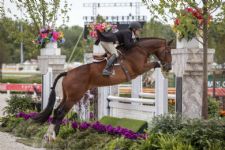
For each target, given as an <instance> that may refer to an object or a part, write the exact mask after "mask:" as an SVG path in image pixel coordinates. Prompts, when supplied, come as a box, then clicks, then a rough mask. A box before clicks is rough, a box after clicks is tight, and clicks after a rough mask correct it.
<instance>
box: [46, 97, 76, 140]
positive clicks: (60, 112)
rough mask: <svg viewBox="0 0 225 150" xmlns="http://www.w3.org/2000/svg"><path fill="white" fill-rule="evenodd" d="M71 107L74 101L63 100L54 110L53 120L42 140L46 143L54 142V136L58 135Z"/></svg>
mask: <svg viewBox="0 0 225 150" xmlns="http://www.w3.org/2000/svg"><path fill="white" fill-rule="evenodd" d="M73 105H74V101H70V100H64V101H62V102H61V103H60V104H59V106H58V107H57V108H56V109H55V110H54V114H53V120H52V122H51V124H50V126H49V128H48V131H47V133H46V134H45V136H44V139H45V140H46V141H52V140H55V138H56V135H57V134H58V133H59V129H60V125H61V123H62V120H63V118H64V117H65V115H66V114H67V113H68V112H69V111H70V109H71V108H72V107H73Z"/></svg>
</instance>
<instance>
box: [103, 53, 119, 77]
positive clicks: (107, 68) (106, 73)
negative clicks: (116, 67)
mask: <svg viewBox="0 0 225 150" xmlns="http://www.w3.org/2000/svg"><path fill="white" fill-rule="evenodd" d="M115 61H116V55H115V54H113V55H112V56H111V57H110V58H109V60H108V62H107V64H106V66H105V69H104V70H103V71H102V75H103V76H110V75H112V72H111V71H110V68H111V67H112V65H113V64H114V62H115Z"/></svg>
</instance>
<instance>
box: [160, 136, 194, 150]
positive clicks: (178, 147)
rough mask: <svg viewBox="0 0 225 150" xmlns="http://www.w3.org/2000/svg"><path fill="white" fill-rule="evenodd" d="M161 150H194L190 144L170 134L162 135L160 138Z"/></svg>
mask: <svg viewBox="0 0 225 150" xmlns="http://www.w3.org/2000/svg"><path fill="white" fill-rule="evenodd" d="M158 138H159V142H158V144H159V149H165V150H166V149H168V150H193V149H194V148H193V147H192V146H191V145H190V143H189V142H186V143H185V142H183V139H182V138H179V137H178V136H174V135H170V134H162V135H160V136H159V137H158Z"/></svg>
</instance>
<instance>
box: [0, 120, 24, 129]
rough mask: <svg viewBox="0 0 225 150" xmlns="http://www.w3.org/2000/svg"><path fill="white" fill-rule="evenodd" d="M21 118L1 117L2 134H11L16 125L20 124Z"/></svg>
mask: <svg viewBox="0 0 225 150" xmlns="http://www.w3.org/2000/svg"><path fill="white" fill-rule="evenodd" d="M23 120H24V119H23V118H15V117H14V116H7V117H3V118H2V120H1V121H0V122H1V126H0V130H1V131H4V132H12V131H13V129H14V128H17V127H18V124H19V123H20V122H22V121H23Z"/></svg>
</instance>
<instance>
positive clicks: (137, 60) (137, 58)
mask: <svg viewBox="0 0 225 150" xmlns="http://www.w3.org/2000/svg"><path fill="white" fill-rule="evenodd" d="M171 43H172V41H170V42H166V40H165V39H161V38H142V39H140V41H138V42H137V43H136V44H135V46H134V47H132V48H131V49H130V50H128V51H124V52H123V53H125V54H124V56H123V57H124V58H123V60H122V61H123V66H124V67H125V68H126V72H128V73H127V74H128V75H129V77H130V79H134V78H135V77H137V76H138V75H140V74H142V73H144V72H146V71H148V70H150V69H152V68H156V67H158V62H148V58H149V56H150V55H155V56H156V57H157V58H158V59H159V61H160V63H161V65H162V69H163V70H164V71H167V72H168V71H169V70H170V69H171V62H172V57H171V47H170V45H171ZM105 65H106V61H103V62H100V63H91V64H85V65H82V66H79V67H77V68H74V69H72V70H70V71H68V72H63V73H61V74H59V75H58V76H57V77H56V79H55V81H54V83H53V86H52V88H51V93H50V96H49V101H48V105H47V107H46V108H45V109H44V110H43V111H42V112H41V113H39V114H38V115H37V116H36V117H34V118H33V119H34V120H35V121H36V122H40V123H43V122H45V121H47V119H48V117H49V116H50V115H51V114H52V111H53V108H54V104H55V99H56V98H55V97H56V94H55V87H56V83H57V81H58V79H59V78H61V77H64V78H63V81H62V90H63V99H62V102H61V103H60V104H59V106H58V107H57V108H56V109H55V110H54V113H53V121H52V123H51V125H50V126H49V129H48V131H47V133H46V135H45V138H46V139H47V140H51V139H55V136H56V135H57V134H58V132H59V129H60V124H61V121H62V119H63V118H64V116H65V115H66V114H67V113H68V112H69V110H70V109H71V108H72V107H73V105H74V104H76V103H77V102H78V101H79V100H80V99H81V98H82V97H83V95H84V94H85V92H86V91H87V90H89V89H91V88H93V87H100V86H109V85H115V84H119V83H121V82H125V81H127V80H128V77H127V74H126V73H125V71H124V70H123V69H122V67H121V66H114V70H115V75H111V76H103V75H102V70H103V69H104V67H105Z"/></svg>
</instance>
